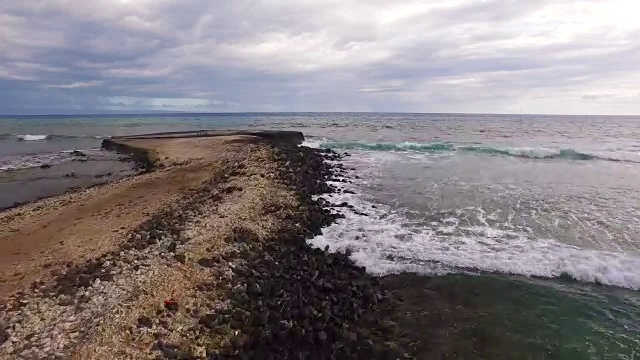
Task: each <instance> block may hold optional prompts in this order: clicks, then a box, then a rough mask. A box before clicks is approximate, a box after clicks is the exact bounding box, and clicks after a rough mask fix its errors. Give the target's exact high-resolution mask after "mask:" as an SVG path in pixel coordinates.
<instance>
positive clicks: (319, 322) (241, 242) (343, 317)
mask: <svg viewBox="0 0 640 360" xmlns="http://www.w3.org/2000/svg"><path fill="white" fill-rule="evenodd" d="M279 150H280V155H281V162H282V163H283V167H282V168H281V172H280V174H279V177H280V179H281V181H283V182H285V183H286V184H287V185H288V186H292V187H293V188H294V189H295V191H296V194H297V196H298V197H299V201H300V207H299V208H298V209H295V211H294V212H292V213H291V214H292V215H290V216H289V218H287V219H285V223H286V224H289V226H286V227H283V228H282V229H281V230H280V232H279V233H278V234H277V236H275V237H273V238H260V237H259V236H258V235H257V234H255V233H253V232H251V230H249V229H246V228H242V227H239V228H236V229H234V234H233V236H232V237H230V239H229V241H232V242H233V243H234V246H235V247H236V249H238V253H239V256H238V259H239V260H238V261H236V262H235V265H234V278H233V279H232V281H231V283H230V286H229V288H228V293H229V299H230V300H231V305H230V306H229V307H228V308H227V310H226V311H223V312H217V313H216V312H210V313H208V314H206V315H203V316H201V317H200V319H199V324H200V328H199V329H198V331H199V334H198V337H207V336H211V337H215V336H217V331H218V329H220V328H231V329H232V331H231V333H232V334H234V335H233V336H232V337H230V338H228V339H225V340H224V341H223V342H221V343H220V344H219V347H218V348H211V349H207V354H209V355H210V358H211V359H218V358H239V359H250V358H258V359H350V358H353V359H355V358H364V359H366V358H372V359H400V358H405V355H404V351H402V349H400V348H399V347H398V346H397V345H396V344H395V343H394V342H393V339H394V336H396V335H395V334H394V331H395V329H394V328H393V327H392V326H386V325H380V326H379V327H378V328H376V329H374V328H367V329H360V328H358V327H357V323H358V321H359V320H360V318H362V317H363V316H364V314H366V313H367V312H368V311H369V310H370V309H372V308H373V307H375V306H376V305H377V304H379V303H384V302H389V301H392V300H391V299H390V298H389V297H388V296H387V294H385V292H384V291H383V290H382V289H381V287H380V285H379V283H378V281H377V279H375V278H372V277H371V276H369V275H367V274H366V273H365V269H364V268H361V267H358V266H356V265H354V264H353V262H352V261H351V260H350V259H349V258H348V256H347V255H346V254H329V253H327V252H326V249H325V251H323V250H321V249H317V248H312V247H311V246H310V245H309V244H308V243H307V242H306V239H307V238H310V237H313V236H315V235H318V234H320V233H321V231H322V230H321V229H322V227H324V226H327V225H329V224H331V223H333V222H334V221H336V220H337V219H338V218H339V217H340V215H339V214H337V213H335V212H332V211H330V210H329V209H328V208H327V207H326V206H327V205H328V203H327V202H326V201H323V200H322V199H319V200H313V196H314V195H320V194H322V193H330V192H334V191H337V189H336V188H334V187H332V186H330V185H329V184H327V182H328V181H329V180H333V179H335V178H337V177H338V176H344V175H345V169H344V168H343V167H342V166H335V165H332V164H330V163H329V162H327V160H332V161H335V160H339V159H340V158H341V155H339V154H337V153H334V152H332V151H330V150H316V149H311V148H306V147H286V148H280V149H279ZM337 165H340V164H337ZM213 263H215V261H214V260H212V259H203V261H202V265H203V266H207V267H212V266H215V265H213ZM203 290H204V291H206V288H204V289H203ZM378 333H385V336H379V335H377V334H378ZM161 345H166V344H161ZM188 353H189V352H188V351H186V350H185V352H184V354H188ZM171 354H172V355H173V354H175V352H171Z"/></svg>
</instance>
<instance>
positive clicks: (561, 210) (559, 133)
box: [0, 113, 640, 359]
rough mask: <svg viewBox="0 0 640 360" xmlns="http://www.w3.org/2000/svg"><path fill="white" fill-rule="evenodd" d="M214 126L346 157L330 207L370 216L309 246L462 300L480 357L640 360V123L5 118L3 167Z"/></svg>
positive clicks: (453, 118) (377, 117)
mask: <svg viewBox="0 0 640 360" xmlns="http://www.w3.org/2000/svg"><path fill="white" fill-rule="evenodd" d="M214 128H272V129H273V128H275V129H288V130H299V131H302V132H303V133H304V134H305V137H306V139H307V140H306V145H309V146H314V147H323V148H331V149H335V150H336V151H340V152H348V153H349V154H350V156H349V157H347V158H345V160H344V163H345V165H346V166H347V167H349V168H351V169H352V174H351V176H352V179H353V180H354V182H353V183H351V184H347V185H344V184H342V183H340V185H341V186H347V187H349V188H350V190H353V192H355V194H333V195H331V196H330V198H331V199H332V200H333V201H335V202H343V201H346V202H348V203H350V204H353V205H354V206H355V207H356V210H358V212H364V213H367V214H368V215H369V216H361V215H357V214H356V213H355V212H353V211H351V210H349V209H344V213H345V215H346V217H345V219H343V220H341V221H340V222H339V223H337V224H335V225H332V226H331V227H329V228H327V229H325V231H324V233H323V235H321V236H319V237H317V238H315V239H312V240H311V242H312V243H313V244H316V245H317V246H320V247H324V246H326V245H328V246H329V247H330V248H331V249H332V250H335V251H344V250H346V249H349V250H350V251H351V252H352V254H353V255H352V256H353V259H354V260H355V261H356V262H357V263H359V264H361V265H363V266H366V267H367V270H368V271H369V272H371V273H374V274H377V275H381V276H384V275H389V274H396V273H401V272H411V273H416V274H421V275H424V276H429V277H431V278H432V279H434V278H435V279H437V281H438V284H439V286H441V287H447V286H449V287H456V288H458V289H459V288H462V289H465V290H468V291H469V294H473V297H472V298H471V299H470V300H469V301H471V302H473V303H474V306H475V307H476V308H477V309H478V310H477V311H476V314H475V315H474V317H473V318H472V319H468V320H466V321H469V322H473V326H474V327H475V328H478V329H480V331H484V332H486V333H491V334H493V335H495V336H499V337H500V338H502V339H504V342H501V343H500V344H497V345H493V346H494V347H495V348H494V349H491V350H490V351H492V352H491V353H492V354H500V353H503V354H518V353H519V354H521V355H523V356H522V358H554V359H633V358H634V356H635V357H640V181H639V179H640V117H606V116H532V115H460V114H446V115H444V114H355V113H345V114H342V113H340V114H339V113H327V114H313V113H311V114H225V115H210V114H172V115H144V116H133V115H132V116H90V117H81V116H74V117H19V118H16V117H4V118H0V170H2V169H4V171H9V170H10V169H15V168H18V167H25V166H38V165H39V164H42V163H45V162H52V163H56V162H64V161H66V160H65V159H66V157H65V155H64V154H66V153H67V152H68V151H69V150H72V149H95V148H98V147H99V145H100V141H101V138H104V137H108V136H114V135H124V134H134V133H148V132H156V131H176V130H193V129H214ZM467 325H468V324H467ZM458 340H461V339H458ZM458 340H456V341H458ZM462 340H464V339H462Z"/></svg>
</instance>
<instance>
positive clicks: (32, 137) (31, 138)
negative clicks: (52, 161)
mask: <svg viewBox="0 0 640 360" xmlns="http://www.w3.org/2000/svg"><path fill="white" fill-rule="evenodd" d="M16 137H17V138H18V139H19V140H23V141H42V140H46V139H47V138H48V137H49V135H30V134H26V135H16Z"/></svg>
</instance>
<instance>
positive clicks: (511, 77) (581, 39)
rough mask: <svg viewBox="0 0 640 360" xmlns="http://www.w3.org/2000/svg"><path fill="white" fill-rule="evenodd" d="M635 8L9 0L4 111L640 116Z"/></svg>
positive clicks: (2, 70)
mask: <svg viewBox="0 0 640 360" xmlns="http://www.w3.org/2000/svg"><path fill="white" fill-rule="evenodd" d="M638 11H640V5H639V4H638V3H637V2H636V1H635V0H611V1H607V2H604V1H596V0H562V1H550V0H541V1H528V0H486V1H475V0H443V1H438V2H424V1H417V0H407V1H403V2H390V1H383V0H301V1H295V2H283V1H278V0H261V1H255V0H236V1H210V0H190V1H177V0H95V1H84V0H23V1H5V2H0V33H2V34H3V36H2V37H0V91H2V92H3V94H5V95H4V96H3V97H2V98H0V111H5V112H6V111H9V110H8V109H10V111H14V112H16V111H17V112H22V111H24V112H39V111H40V112H47V111H52V109H55V111H60V112H64V111H65V109H69V110H73V111H85V112H99V111H107V110H108V111H131V110H160V109H171V110H183V111H192V110H193V109H198V111H422V112H425V111H426V112H493V113H496V112H512V111H514V109H517V111H518V112H532V113H611V114H621V113H636V114H638V113H640V103H639V102H638V101H637V84H638V83H640V69H639V68H638V65H637V64H638V63H640V42H639V41H638V40H637V39H639V38H640V23H638V22H637V20H636V19H635V16H634V15H633V14H637V12H638ZM603 94H611V96H602V95H603ZM114 99H120V100H118V101H116V100H114ZM122 99H130V100H127V101H122ZM585 100H592V101H590V102H586V101H585ZM593 100H598V101H593ZM3 109H4V110H3Z"/></svg>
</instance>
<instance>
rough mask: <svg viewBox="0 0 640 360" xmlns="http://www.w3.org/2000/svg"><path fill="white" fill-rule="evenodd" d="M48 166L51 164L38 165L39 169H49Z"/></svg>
mask: <svg viewBox="0 0 640 360" xmlns="http://www.w3.org/2000/svg"><path fill="white" fill-rule="evenodd" d="M49 168H51V165H49V164H42V165H40V169H49Z"/></svg>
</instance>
